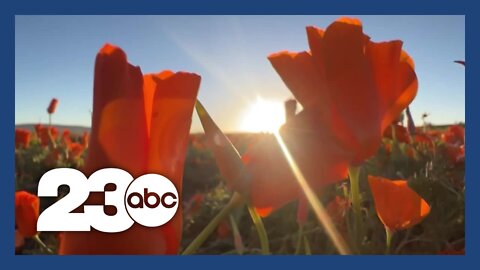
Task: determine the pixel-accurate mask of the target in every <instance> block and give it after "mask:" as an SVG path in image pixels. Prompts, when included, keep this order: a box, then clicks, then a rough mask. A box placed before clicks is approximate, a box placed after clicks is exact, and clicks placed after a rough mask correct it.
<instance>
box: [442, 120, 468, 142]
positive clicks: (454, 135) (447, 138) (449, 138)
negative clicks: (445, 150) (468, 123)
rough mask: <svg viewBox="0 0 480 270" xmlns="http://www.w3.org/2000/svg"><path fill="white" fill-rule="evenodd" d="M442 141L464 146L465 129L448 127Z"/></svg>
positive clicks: (457, 126) (458, 126) (455, 126)
mask: <svg viewBox="0 0 480 270" xmlns="http://www.w3.org/2000/svg"><path fill="white" fill-rule="evenodd" d="M442 141H444V142H446V143H451V144H454V145H458V146H460V145H464V144H465V128H464V127H462V126H460V125H453V126H450V127H448V129H447V130H446V131H445V132H444V133H442Z"/></svg>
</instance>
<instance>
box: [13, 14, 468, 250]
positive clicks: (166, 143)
mask: <svg viewBox="0 0 480 270" xmlns="http://www.w3.org/2000/svg"><path fill="white" fill-rule="evenodd" d="M306 33H307V37H306V38H307V41H308V46H309V50H308V51H303V52H291V51H281V52H277V53H272V54H271V55H269V56H268V60H269V61H270V63H271V64H272V67H273V69H274V70H275V71H276V72H277V73H278V75H279V79H281V80H282V81H283V82H284V83H285V85H286V86H287V87H288V89H289V90H290V91H291V93H292V99H289V100H286V101H285V103H284V112H283V113H284V115H285V123H283V124H282V125H281V127H279V129H278V131H277V130H275V131H273V132H272V133H266V132H264V133H247V132H245V133H224V132H223V131H222V127H221V126H219V125H218V124H217V123H216V121H215V119H213V118H212V117H211V115H210V114H209V113H208V107H204V106H203V105H202V103H201V101H200V100H197V93H198V91H199V86H200V84H201V76H200V75H197V74H195V73H189V72H183V71H181V72H176V73H175V72H172V71H163V72H160V73H157V74H142V72H141V71H140V68H138V67H136V66H133V65H132V64H130V63H129V62H128V60H127V55H126V53H125V52H124V51H123V50H122V49H121V48H119V47H116V46H114V45H111V44H106V45H105V46H104V47H103V48H102V49H101V50H100V51H99V53H98V54H97V58H96V62H95V71H94V78H95V79H94V89H93V91H94V101H93V113H92V126H91V129H88V130H85V131H84V132H73V131H71V130H69V129H68V128H58V127H57V126H55V125H52V124H51V123H54V121H53V120H55V115H56V114H58V113H59V112H58V111H57V106H58V104H61V102H62V101H61V100H57V99H52V101H51V103H50V104H46V105H48V106H47V113H48V116H49V123H48V124H37V125H35V126H32V127H31V128H30V127H24V128H17V129H16V130H15V161H16V167H15V181H16V182H15V183H16V184H15V185H16V194H15V195H16V196H15V200H16V201H15V214H16V217H15V221H16V222H15V223H16V224H15V225H16V226H15V236H16V237H15V240H16V243H15V249H16V253H17V254H182V255H191V254H211V255H214V254H215V255H221V254H230V255H235V254H238V255H249V254H255V255H272V254H288V255H325V254H326V255H328V254H449V255H460V254H465V198H464V194H465V124H463V123H452V124H451V125H444V126H435V125H431V124H429V122H428V115H424V116H423V117H422V118H423V120H424V121H423V123H414V121H413V117H412V114H416V113H418V112H416V111H411V109H410V104H411V102H412V101H413V100H414V99H415V97H416V94H417V91H421V89H419V87H418V80H421V78H417V74H416V73H415V64H414V59H412V58H411V57H410V56H409V55H408V54H407V52H405V51H404V50H403V49H402V48H403V47H402V46H403V43H402V41H399V40H394V41H385V42H373V41H371V40H370V37H369V36H368V35H367V34H365V33H363V29H362V24H361V22H360V21H359V20H357V19H353V18H341V19H338V20H337V21H335V22H332V24H330V25H329V26H328V27H326V28H324V29H321V28H317V27H313V26H309V27H307V28H306ZM452 62H453V60H452ZM457 63H458V64H461V65H463V66H465V62H464V61H457ZM446 64H447V65H448V64H451V65H456V64H454V63H446ZM459 68H464V67H462V66H459ZM192 114H197V115H198V116H199V118H200V121H201V124H202V127H203V130H204V133H195V134H190V133H189V130H190V125H191V115H192ZM120 146H121V147H120ZM107 167H118V168H122V169H125V170H127V171H128V172H129V173H131V174H132V175H133V176H135V177H136V176H140V175H142V174H145V173H158V174H162V175H164V176H166V177H167V178H169V179H170V180H171V181H172V182H173V183H174V184H175V186H176V187H177V189H178V191H179V194H180V202H181V207H180V208H179V211H178V212H177V214H176V216H175V217H174V218H173V219H172V220H171V221H170V222H168V223H167V224H165V225H163V226H160V227H156V228H147V227H144V226H142V225H139V224H135V225H134V226H133V227H131V228H130V229H128V230H126V231H123V232H120V233H113V234H108V233H103V232H100V231H96V230H92V231H91V232H38V231H37V229H36V222H37V219H38V216H39V214H40V213H41V212H42V211H43V210H44V209H46V208H47V207H49V206H50V205H52V204H53V203H55V202H56V201H57V200H59V199H60V198H61V197H63V196H65V195H66V194H68V193H69V190H68V187H67V186H61V187H60V188H59V193H60V196H59V198H51V199H50V198H41V199H39V198H38V197H37V196H36V195H35V194H37V187H38V181H39V179H40V178H41V177H42V175H43V174H44V173H46V172H47V171H49V170H51V169H54V168H75V169H78V170H80V171H82V172H84V173H85V174H86V175H87V176H88V175H90V174H91V173H93V172H95V171H96V170H98V169H101V168H107ZM105 189H107V187H106V186H105ZM98 198H99V197H95V198H89V200H92V201H94V200H96V199H98ZM104 209H105V210H104V211H105V213H106V214H107V215H115V211H111V210H110V209H108V205H107V206H105V207H104ZM75 211H80V212H81V211H82V207H80V208H79V209H76V210H75Z"/></svg>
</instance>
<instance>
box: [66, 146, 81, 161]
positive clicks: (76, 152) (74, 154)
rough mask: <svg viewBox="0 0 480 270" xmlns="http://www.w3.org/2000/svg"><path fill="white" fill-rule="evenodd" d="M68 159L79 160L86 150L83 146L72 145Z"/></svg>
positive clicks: (69, 148)
mask: <svg viewBox="0 0 480 270" xmlns="http://www.w3.org/2000/svg"><path fill="white" fill-rule="evenodd" d="M67 149H68V157H69V158H70V159H71V160H75V159H78V158H80V157H81V156H82V154H83V152H84V151H85V148H84V146H83V145H82V144H80V143H76V142H74V143H70V144H69V145H68V148H67Z"/></svg>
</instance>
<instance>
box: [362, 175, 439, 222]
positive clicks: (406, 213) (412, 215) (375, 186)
mask: <svg viewBox="0 0 480 270" xmlns="http://www.w3.org/2000/svg"><path fill="white" fill-rule="evenodd" d="M368 182H369V184H370V189H371V191H372V195H373V200H374V202H375V209H376V211H377V215H378V217H379V218H380V220H381V221H382V223H383V224H384V225H385V226H386V227H387V228H389V229H390V230H392V231H396V230H404V229H407V228H410V227H413V226H415V225H416V224H418V223H420V222H421V221H422V220H423V219H424V218H425V217H426V216H427V215H428V213H430V206H429V205H428V204H427V202H426V201H425V200H424V199H422V197H420V196H419V195H418V194H417V193H416V192H415V191H414V190H413V189H411V188H410V187H409V186H408V183H407V181H405V180H389V179H386V178H382V177H376V176H368Z"/></svg>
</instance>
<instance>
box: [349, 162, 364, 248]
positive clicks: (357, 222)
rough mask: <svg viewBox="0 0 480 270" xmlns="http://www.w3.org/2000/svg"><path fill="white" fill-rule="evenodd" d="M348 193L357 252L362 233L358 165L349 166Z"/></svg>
mask: <svg viewBox="0 0 480 270" xmlns="http://www.w3.org/2000/svg"><path fill="white" fill-rule="evenodd" d="M348 174H349V175H350V194H351V198H352V207H353V215H354V239H355V246H356V248H357V252H358V251H359V250H360V245H361V241H362V240H361V239H362V234H363V224H362V209H361V207H360V167H350V168H349V169H348Z"/></svg>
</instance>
